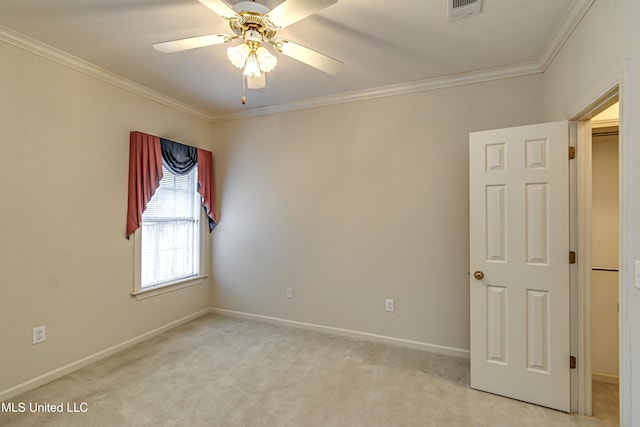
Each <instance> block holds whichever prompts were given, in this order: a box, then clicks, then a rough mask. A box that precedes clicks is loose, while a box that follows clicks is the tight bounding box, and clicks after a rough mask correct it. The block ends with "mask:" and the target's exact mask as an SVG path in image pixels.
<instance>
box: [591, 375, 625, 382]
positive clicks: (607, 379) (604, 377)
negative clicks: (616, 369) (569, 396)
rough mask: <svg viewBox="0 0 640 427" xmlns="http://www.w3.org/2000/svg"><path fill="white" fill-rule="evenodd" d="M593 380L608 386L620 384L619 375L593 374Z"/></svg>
mask: <svg viewBox="0 0 640 427" xmlns="http://www.w3.org/2000/svg"><path fill="white" fill-rule="evenodd" d="M591 380H592V381H598V382H601V383H607V384H619V382H620V380H619V379H618V376H617V375H611V374H605V373H602V372H592V373H591Z"/></svg>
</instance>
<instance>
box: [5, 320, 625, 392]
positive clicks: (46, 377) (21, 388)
mask: <svg viewBox="0 0 640 427" xmlns="http://www.w3.org/2000/svg"><path fill="white" fill-rule="evenodd" d="M209 313H217V314H221V315H226V316H233V317H240V318H245V319H253V320H258V321H263V322H269V323H273V324H278V325H285V326H290V327H295V328H301V329H307V330H312V331H320V332H326V333H330V334H335V335H340V336H346V337H351V338H358V339H364V340H368V341H375V342H381V343H385V344H392V345H397V346H401V347H407V348H413V349H417V350H422V351H428V352H431V353H436V354H442V355H445V356H454V357H462V358H467V359H468V358H469V350H464V349H460V348H455V347H446V346H441V345H436V344H429V343H424V342H420V341H412V340H405V339H402V338H394V337H387V336H383V335H376V334H370V333H367V332H359V331H352V330H349V329H341V328H334V327H331V326H323V325H316V324H312V323H304V322H297V321H294V320H286V319H280V318H277V317H270V316H262V315H259V314H252V313H244V312H240V311H234V310H226V309H222V308H207V309H204V310H200V311H198V312H196V313H193V314H190V315H189V316H185V317H183V318H181V319H178V320H175V321H173V322H170V323H167V324H166V325H164V326H161V327H159V328H156V329H153V330H151V331H149V332H146V333H144V334H142V335H139V336H137V337H134V338H131V339H129V340H127V341H124V342H122V343H120V344H116V345H114V346H112V347H109V348H107V349H105V350H102V351H99V352H97V353H94V354H92V355H90V356H87V357H84V358H82V359H80V360H77V361H75V362H72V363H69V364H68V365H65V366H62V367H60V368H57V369H54V370H52V371H49V372H47V373H45V374H42V375H40V376H38V377H35V378H32V379H30V380H28V381H25V382H23V383H21V384H18V385H16V386H13V387H11V388H8V389H6V390H2V391H0V402H4V401H7V400H9V399H11V398H13V397H15V396H18V395H20V394H22V393H25V392H27V391H29V390H32V389H34V388H36V387H40V386H41V385H44V384H47V383H50V382H51V381H54V380H56V379H58V378H60V377H62V376H64V375H67V374H70V373H72V372H74V371H77V370H78V369H80V368H83V367H85V366H87V365H89V364H90V363H94V362H97V361H99V360H101V359H104V358H106V357H108V356H111V355H113V354H115V353H118V352H120V351H122V350H125V349H127V348H129V347H132V346H134V345H136V344H139V343H141V342H143V341H146V340H148V339H150V338H153V337H154V336H156V335H160V334H161V333H163V332H166V331H168V330H170V329H173V328H176V327H178V326H180V325H183V324H185V323H188V322H190V321H192V320H195V319H197V318H198V317H201V316H204V315H206V314H209ZM594 379H596V373H594ZM616 380H617V378H616ZM598 381H599V380H598ZM605 382H607V381H605Z"/></svg>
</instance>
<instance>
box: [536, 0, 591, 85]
mask: <svg viewBox="0 0 640 427" xmlns="http://www.w3.org/2000/svg"><path fill="white" fill-rule="evenodd" d="M595 1H596V0H574V1H573V3H571V6H569V9H568V10H567V13H565V15H564V17H563V18H562V21H560V24H559V25H558V26H557V27H556V29H555V31H554V32H553V34H552V36H551V39H550V40H549V42H548V43H547V45H546V46H545V47H544V49H542V52H541V53H540V56H538V64H540V68H541V69H542V71H543V72H544V71H546V70H547V67H549V65H551V62H552V61H553V59H554V58H555V57H556V55H557V54H558V52H560V49H562V47H563V46H564V44H565V43H566V42H567V40H568V39H569V37H570V36H571V34H573V31H574V30H575V29H576V27H577V26H578V24H580V22H581V21H582V19H583V18H584V16H585V15H586V14H587V12H588V11H589V9H591V6H593V3H595Z"/></svg>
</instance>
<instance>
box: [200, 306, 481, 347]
mask: <svg viewBox="0 0 640 427" xmlns="http://www.w3.org/2000/svg"><path fill="white" fill-rule="evenodd" d="M211 313H218V314H221V315H227V316H233V317H240V318H245V319H254V320H259V321H263V322H269V323H274V324H278V325H286V326H291V327H294V328H301V329H308V330H312V331H321V332H327V333H330V334H335V335H341V336H346V337H351V338H358V339H364V340H368V341H375V342H381V343H385V344H392V345H397V346H401V347H407V348H413V349H417V350H422V351H428V352H430V353H436V354H441V355H445V356H454V357H463V358H466V359H468V358H469V350H464V349H461V348H455V347H447V346H442V345H437V344H429V343H425V342H420V341H412V340H406V339H402V338H394V337H388V336H384V335H376V334H370V333H367V332H359V331H352V330H349V329H341V328H334V327H332V326H323V325H316V324H313V323H305V322H297V321H295V320H286V319H280V318H277V317H270V316H263V315H260V314H252V313H245V312H241V311H234V310H227V309H224V308H211Z"/></svg>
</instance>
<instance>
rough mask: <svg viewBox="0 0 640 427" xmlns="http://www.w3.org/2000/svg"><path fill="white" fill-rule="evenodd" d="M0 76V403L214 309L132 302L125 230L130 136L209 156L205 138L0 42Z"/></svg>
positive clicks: (169, 299) (197, 124) (162, 111)
mask: <svg viewBox="0 0 640 427" xmlns="http://www.w3.org/2000/svg"><path fill="white" fill-rule="evenodd" d="M0 76H2V78H0V94H1V96H0V144H1V145H2V168H0V195H1V197H2V205H1V206H2V216H1V218H2V221H0V236H1V238H0V239H1V240H0V242H1V243H0V393H2V392H3V391H6V390H8V389H11V388H12V387H16V386H18V385H20V384H22V383H24V382H25V381H28V380H31V379H33V378H35V377H37V376H39V375H42V374H45V373H47V372H50V371H52V370H54V369H57V368H60V367H63V366H65V365H67V364H69V363H72V362H76V361H78V360H80V359H82V358H84V357H87V356H90V355H93V354H95V353H97V352H100V351H103V350H105V349H108V348H110V347H112V346H114V345H116V344H120V343H122V342H124V341H126V340H128V339H132V338H134V337H137V336H140V335H142V334H144V333H147V332H149V331H151V330H153V329H155V328H158V327H161V326H163V325H166V324H168V323H170V322H173V321H175V320H177V319H181V318H183V317H185V316H188V315H191V314H193V313H196V312H198V311H199V310H202V309H205V308H207V307H209V305H210V286H208V283H205V284H203V285H199V286H194V287H190V288H188V289H184V290H179V291H176V292H172V293H169V294H166V295H162V296H159V297H154V298H150V299H147V300H144V301H136V300H135V299H134V298H132V297H131V296H130V295H129V294H130V292H131V290H132V286H133V282H132V280H133V241H128V240H126V239H125V238H124V232H125V220H126V206H127V173H128V172H127V171H128V156H129V153H128V144H129V131H131V130H140V131H144V132H149V133H153V134H156V135H161V136H165V137H168V138H172V139H176V140H178V141H181V142H184V143H188V144H193V145H200V146H203V147H204V148H209V137H210V128H209V123H207V122H204V121H201V120H198V119H194V118H192V117H190V116H187V115H185V114H182V113H179V112H177V111H176V110H172V109H170V108H167V107H165V106H162V105H160V104H159V103H156V102H152V101H149V100H147V99H145V98H142V97H140V96H137V95H134V94H132V93H130V92H126V91H123V90H121V89H118V88H116V87H114V86H112V85H110V84H107V83H105V82H102V81H100V80H97V79H95V78H93V77H89V76H87V75H85V74H82V73H79V72H77V71H73V70H71V69H70V68H67V67H64V66H61V65H58V64H56V63H54V62H52V61H49V60H47V59H44V58H42V57H40V56H36V55H34V54H31V53H28V52H26V51H23V50H20V49H18V48H16V47H13V46H11V45H8V44H5V43H2V42H0ZM39 325H46V327H47V340H46V342H44V343H42V344H38V345H32V344H31V329H32V328H33V327H35V326H39Z"/></svg>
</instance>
